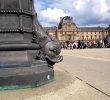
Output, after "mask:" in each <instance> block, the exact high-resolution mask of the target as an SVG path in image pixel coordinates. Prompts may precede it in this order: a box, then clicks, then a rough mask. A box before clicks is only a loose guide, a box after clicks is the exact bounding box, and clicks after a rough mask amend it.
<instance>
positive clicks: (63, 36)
mask: <svg viewBox="0 0 110 100" xmlns="http://www.w3.org/2000/svg"><path fill="white" fill-rule="evenodd" d="M44 29H45V31H47V32H48V33H49V35H50V36H52V37H56V38H57V39H58V40H59V41H60V42H66V41H70V42H74V41H78V40H84V41H92V40H93V41H94V40H95V41H98V40H101V39H104V38H105V37H106V36H107V35H108V33H109V31H108V28H106V27H78V26H77V25H76V24H75V22H74V21H73V18H72V17H70V16H66V17H63V18H60V22H59V25H58V27H45V28H44Z"/></svg>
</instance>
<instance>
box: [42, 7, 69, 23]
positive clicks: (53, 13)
mask: <svg viewBox="0 0 110 100" xmlns="http://www.w3.org/2000/svg"><path fill="white" fill-rule="evenodd" d="M67 15H68V14H67V13H65V12H64V11H63V10H62V9H58V8H53V9H52V8H47V9H45V10H43V11H41V16H43V17H44V18H45V19H47V20H49V21H57V22H58V21H59V20H60V17H64V16H67Z"/></svg>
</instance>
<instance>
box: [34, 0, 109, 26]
mask: <svg viewBox="0 0 110 100" xmlns="http://www.w3.org/2000/svg"><path fill="white" fill-rule="evenodd" d="M35 1H36V2H35V3H36V4H35V5H36V10H37V13H38V17H39V20H40V22H41V23H42V24H43V25H56V24H57V23H58V22H59V20H60V17H63V16H67V15H70V16H72V17H73V19H74V21H75V22H76V24H78V25H88V24H90V25H91V24H99V25H100V24H105V23H106V24H109V23H110V17H109V16H110V0H52V1H50V0H35ZM46 23H47V24H46Z"/></svg>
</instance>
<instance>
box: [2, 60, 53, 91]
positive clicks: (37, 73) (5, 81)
mask: <svg viewBox="0 0 110 100" xmlns="http://www.w3.org/2000/svg"><path fill="white" fill-rule="evenodd" d="M53 78H54V70H53V69H52V68H49V67H48V65H47V63H46V62H43V61H36V62H35V63H33V66H32V67H18V68H1V69H0V90H6V89H16V88H26V87H37V86H39V85H42V84H45V83H47V82H49V81H51V80H52V79H53Z"/></svg>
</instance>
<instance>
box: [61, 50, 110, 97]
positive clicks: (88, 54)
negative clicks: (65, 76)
mask: <svg viewBox="0 0 110 100" xmlns="http://www.w3.org/2000/svg"><path fill="white" fill-rule="evenodd" d="M62 53H63V55H64V62H63V63H62V64H60V65H61V66H62V67H61V68H63V69H65V70H66V71H68V72H70V73H71V74H74V75H75V76H77V77H79V78H80V79H82V80H84V81H86V82H87V83H89V84H90V85H92V86H94V87H95V88H97V89H99V90H101V91H102V92H104V93H105V94H107V95H109V96H110V78H109V77H110V49H91V50H90V49H86V50H72V51H63V52H62ZM64 66H65V67H64ZM67 67H68V69H67Z"/></svg>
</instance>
